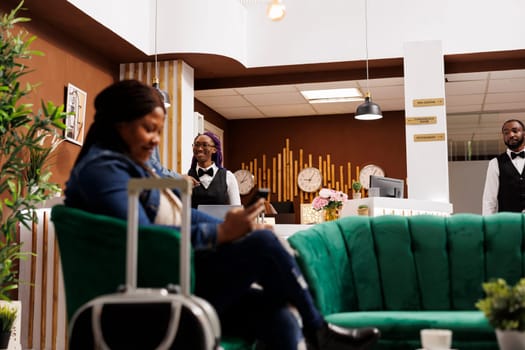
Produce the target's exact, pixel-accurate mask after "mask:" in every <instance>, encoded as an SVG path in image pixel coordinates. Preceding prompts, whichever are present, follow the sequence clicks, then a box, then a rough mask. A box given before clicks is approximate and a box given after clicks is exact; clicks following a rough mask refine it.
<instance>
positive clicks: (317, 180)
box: [297, 168, 323, 192]
mask: <svg viewBox="0 0 525 350" xmlns="http://www.w3.org/2000/svg"><path fill="white" fill-rule="evenodd" d="M322 182H323V176H322V175H321V172H320V171H319V169H317V168H304V169H303V170H301V171H300V172H299V174H298V175H297V186H299V188H300V189H301V190H302V191H304V192H315V191H317V190H318V189H319V188H320V187H321V184H322Z"/></svg>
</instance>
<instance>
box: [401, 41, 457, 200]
mask: <svg viewBox="0 0 525 350" xmlns="http://www.w3.org/2000/svg"><path fill="white" fill-rule="evenodd" d="M404 52H405V54H404V69H405V111H406V115H405V118H406V119H405V121H406V127H405V133H406V157H407V181H406V183H407V189H408V198H411V199H420V200H428V201H439V202H448V201H449V184H448V159H447V158H448V157H447V142H446V140H447V135H446V133H447V120H446V112H445V104H446V103H445V101H444V99H445V74H444V61H443V52H442V48H441V41H422V42H408V43H405V47H404ZM440 102H441V103H440Z"/></svg>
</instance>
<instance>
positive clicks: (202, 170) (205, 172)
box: [197, 168, 213, 177]
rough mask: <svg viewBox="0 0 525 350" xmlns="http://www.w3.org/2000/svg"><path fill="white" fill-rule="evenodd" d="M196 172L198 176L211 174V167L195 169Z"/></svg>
mask: <svg viewBox="0 0 525 350" xmlns="http://www.w3.org/2000/svg"><path fill="white" fill-rule="evenodd" d="M197 174H198V175H199V177H201V176H203V175H204V174H208V175H210V176H213V168H209V169H208V170H204V169H201V168H199V170H198V171H197Z"/></svg>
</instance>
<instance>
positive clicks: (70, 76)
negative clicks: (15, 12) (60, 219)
mask: <svg viewBox="0 0 525 350" xmlns="http://www.w3.org/2000/svg"><path fill="white" fill-rule="evenodd" d="M2 7H5V5H2V6H0V9H1V10H2V12H3V11H5V8H2ZM19 15H20V16H24V13H23V12H22V13H20V14H19ZM19 28H24V29H26V30H27V31H28V32H29V33H30V34H31V35H35V36H37V39H36V40H35V41H34V42H33V44H32V45H31V48H32V49H34V50H38V51H41V52H43V53H44V56H33V58H32V59H31V60H30V61H29V62H27V64H28V65H29V67H30V69H32V70H34V71H33V72H31V73H29V74H28V75H26V76H24V77H23V79H22V81H23V82H24V83H25V82H30V83H32V84H37V83H39V84H40V85H39V86H38V88H37V90H36V91H35V92H33V93H32V94H31V95H30V96H29V97H28V100H29V102H31V103H33V112H35V113H36V112H37V111H38V109H39V107H40V105H41V103H40V101H41V100H43V101H45V102H47V101H52V102H53V103H55V104H57V105H61V104H65V87H66V86H67V84H68V83H71V84H73V85H75V86H76V87H78V88H80V89H82V90H84V91H85V92H87V106H86V128H87V127H88V126H89V125H91V123H92V121H93V113H94V107H93V101H94V98H95V96H96V94H97V93H98V92H99V91H100V90H102V89H103V88H104V87H105V86H107V85H109V84H111V83H112V82H113V81H115V79H116V78H117V77H118V69H119V67H118V65H116V64H111V63H109V61H108V60H106V59H105V58H104V57H102V56H100V55H97V53H95V52H90V51H88V50H86V49H85V48H83V46H82V45H80V44H79V43H76V42H74V41H71V40H70V39H68V38H67V37H66V36H65V35H64V34H62V33H61V32H59V31H56V30H54V29H53V28H49V27H47V26H46V25H43V24H40V23H37V22H29V23H26V24H24V25H23V26H20V27H19ZM86 130H87V129H86ZM79 150H80V146H78V145H76V144H73V143H69V142H63V143H62V144H61V145H60V146H59V148H57V150H56V151H55V152H56V157H55V158H54V160H53V161H54V162H55V164H56V165H55V166H54V167H53V169H52V172H53V176H52V178H51V180H52V181H54V182H56V183H58V184H59V185H60V186H61V187H62V188H64V184H65V181H66V180H67V178H68V177H69V172H70V171H71V168H72V166H73V163H74V161H75V158H76V156H77V154H78V151H79Z"/></svg>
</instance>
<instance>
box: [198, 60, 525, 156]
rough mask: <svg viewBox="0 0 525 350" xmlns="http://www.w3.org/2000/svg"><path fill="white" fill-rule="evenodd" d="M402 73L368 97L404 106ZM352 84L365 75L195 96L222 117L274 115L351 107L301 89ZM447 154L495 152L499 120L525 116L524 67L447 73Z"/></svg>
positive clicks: (377, 84) (387, 106) (386, 106)
mask: <svg viewBox="0 0 525 350" xmlns="http://www.w3.org/2000/svg"><path fill="white" fill-rule="evenodd" d="M403 82H404V81H403V78H388V79H375V80H370V81H369V89H370V92H371V93H372V100H373V101H374V102H376V103H377V104H379V105H380V106H381V109H382V110H383V111H399V110H404V109H405V107H404V104H405V99H404V85H403ZM347 87H356V88H359V89H360V90H361V91H363V92H365V91H366V80H358V81H337V82H329V83H312V84H296V85H274V86H258V87H243V88H229V89H213V90H200V91H195V97H196V98H197V99H198V100H199V101H201V102H202V103H204V104H205V105H207V106H208V107H210V108H211V109H213V110H215V111H216V112H217V113H219V114H221V115H222V116H223V117H224V118H226V119H254V118H278V117H295V116H310V115H329V114H345V113H354V112H355V109H356V108H357V106H358V105H359V104H360V103H361V102H342V103H319V104H310V103H308V101H307V100H306V99H305V98H304V97H303V95H302V94H301V93H300V90H316V89H328V88H347ZM445 93H446V99H445V101H446V102H445V103H446V109H447V129H448V130H447V135H448V140H449V155H451V154H452V155H454V154H459V155H463V154H464V152H465V147H466V143H467V141H471V145H472V146H471V147H472V154H473V155H484V154H497V153H500V152H501V151H502V150H503V149H504V145H503V143H502V142H501V132H500V130H501V125H502V123H503V122H504V121H505V120H507V119H510V118H515V119H520V120H523V121H525V70H508V71H493V72H480V73H460V74H447V75H446V83H445Z"/></svg>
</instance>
